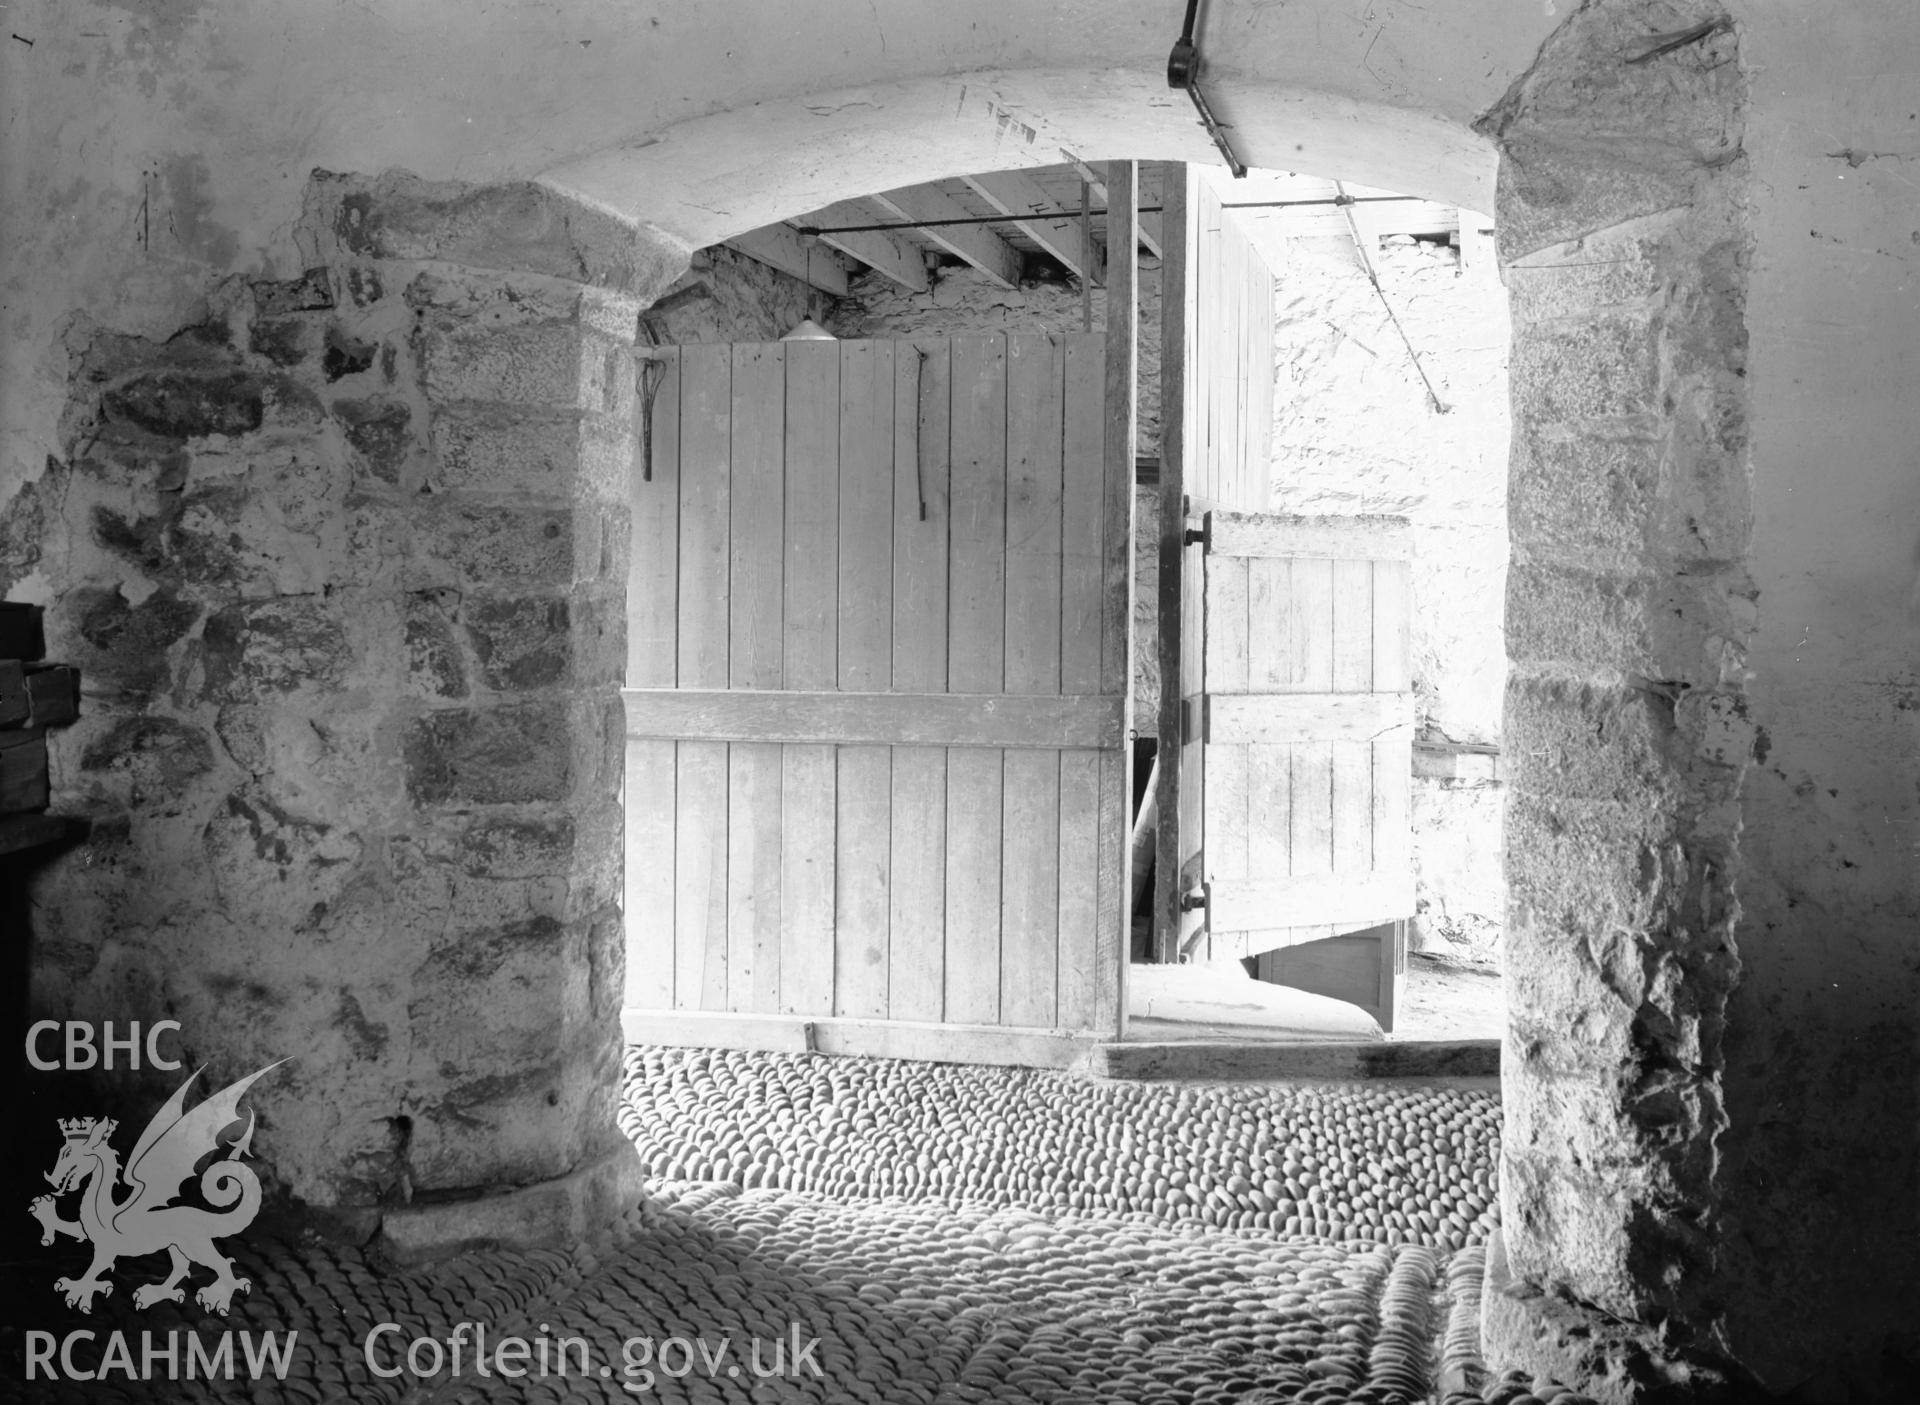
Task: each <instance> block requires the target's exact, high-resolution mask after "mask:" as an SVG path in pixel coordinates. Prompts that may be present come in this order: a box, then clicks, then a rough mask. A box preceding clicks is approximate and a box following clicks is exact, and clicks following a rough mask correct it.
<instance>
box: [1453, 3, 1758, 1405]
mask: <svg viewBox="0 0 1920 1405" xmlns="http://www.w3.org/2000/svg"><path fill="white" fill-rule="evenodd" d="M1695 24H1698V25H1701V26H1704V27H1703V28H1702V29H1701V30H1700V32H1698V33H1697V34H1695V35H1694V37H1693V39H1692V41H1691V42H1687V43H1684V44H1682V45H1680V46H1679V47H1676V48H1674V49H1672V50H1671V51H1669V52H1664V53H1656V54H1650V55H1649V56H1648V57H1646V58H1645V59H1644V60H1643V61H1639V62H1628V61H1627V60H1628V59H1629V58H1631V57H1633V56H1635V55H1637V54H1640V53H1642V52H1643V51H1646V50H1648V49H1649V47H1650V45H1651V44H1652V42H1653V41H1652V39H1651V38H1650V36H1657V35H1661V34H1673V33H1675V32H1676V31H1681V30H1686V29H1688V28H1690V27H1691V26H1693V25H1695ZM1745 96H1746V94H1745V85H1744V79H1743V76H1742V74H1741V71H1740V68H1739V65H1738V63H1737V62H1736V41H1735V37H1734V35H1733V34H1732V33H1731V32H1729V31H1728V29H1727V28H1726V27H1725V26H1724V15H1723V12H1721V11H1720V10H1719V9H1717V8H1716V7H1715V6H1714V5H1712V4H1706V3H1696V4H1684V5H1674V4H1668V3H1646V0H1595V3H1589V4H1587V5H1585V6H1583V7H1581V8H1580V10H1579V11H1578V12H1577V13H1576V14H1575V15H1573V16H1572V17H1571V18H1570V19H1569V20H1568V22H1567V23H1566V25H1565V26H1563V28H1562V29H1561V30H1560V31H1559V32H1558V33H1557V34H1556V35H1555V37H1554V38H1553V39H1552V40H1551V41H1549V43H1548V45H1547V46H1546V48H1545V49H1544V50H1543V52H1542V55H1541V58H1540V61H1539V62H1538V64H1537V65H1536V66H1535V68H1534V70H1533V71H1532V72H1531V73H1530V74H1529V75H1528V76H1527V77H1526V78H1524V79H1523V80H1522V81H1521V82H1520V83H1518V84H1516V85H1515V87H1514V89H1513V91H1512V92H1511V93H1510V94H1509V95H1508V97H1507V98H1506V99H1505V100H1504V101H1503V103H1502V104H1501V105H1500V106H1499V107H1498V108H1497V109H1496V110H1495V111H1494V112H1493V113H1491V114H1490V115H1489V117H1488V119H1487V120H1486V122H1485V124H1484V125H1485V128H1486V130H1487V131H1488V132H1489V133H1490V134H1491V135H1493V136H1494V137H1495V138H1496V139H1497V140H1498V141H1499V142H1500V144H1501V150H1502V158H1503V159H1502V166H1501V176H1500V197H1499V204H1498V209H1497V212H1496V213H1497V215H1498V218H1499V243H1500V250H1501V256H1502V259H1503V262H1504V263H1505V265H1506V273H1507V280H1508V284H1509V287H1510V289H1511V290H1512V299H1513V303H1512V311H1513V318H1514V324H1513V351H1512V383H1513V408H1514V442H1513V477H1512V482H1511V495H1512V496H1511V508H1510V512H1511V523H1512V552H1513V562H1512V567H1511V571H1510V574H1509V580H1508V594H1507V600H1508V610H1507V639H1508V653H1509V659H1510V664H1511V672H1510V675H1509V678H1508V684H1507V698H1506V731H1505V744H1506V747H1507V756H1508V760H1509V762H1510V769H1509V777H1510V782H1511V786H1512V793H1511V797H1510V800H1509V803H1508V807H1507V832H1506V851H1507V877H1508V882H1509V884H1510V886H1511V897H1510V903H1509V910H1508V929H1507V967H1506V970H1507V980H1508V1004H1509V1010H1510V1025H1509V1031H1508V1038H1507V1046H1506V1051H1505V1059H1504V1063H1503V1066H1502V1076H1503V1084H1504V1090H1505V1099H1504V1101H1505V1115H1506V1132H1505V1138H1504V1147H1505V1160H1504V1163H1503V1169H1502V1178H1501V1195H1502V1201H1503V1209H1504V1222H1505V1231H1504V1233H1505V1252H1506V1256H1507V1265H1508V1268H1509V1269H1510V1274H1511V1281H1510V1282H1508V1283H1507V1285H1506V1287H1507V1291H1505V1292H1497V1293H1490V1294H1489V1295H1488V1299H1487V1301H1488V1318H1487V1328H1488V1335H1489V1344H1490V1347H1491V1354H1492V1355H1493V1357H1494V1358H1495V1359H1498V1360H1501V1361H1503V1362H1519V1363H1527V1364H1531V1365H1533V1366H1534V1367H1535V1368H1536V1369H1543V1370H1549V1371H1552V1372H1554V1373H1555V1374H1557V1375H1558V1376H1559V1377H1560V1378H1561V1379H1563V1380H1568V1381H1570V1382H1573V1383H1576V1384H1579V1385H1581V1386H1583V1387H1584V1388H1586V1389H1587V1390H1589V1391H1590V1392H1592V1393H1594V1394H1596V1395H1597V1396H1599V1397H1600V1398H1602V1399H1605V1400H1619V1401H1624V1400H1628V1399H1649V1398H1660V1397H1661V1395H1662V1392H1669V1393H1674V1394H1675V1395H1676V1398H1677V1397H1678V1396H1679V1394H1681V1393H1684V1392H1703V1393H1705V1392H1708V1390H1709V1388H1710V1387H1711V1386H1713V1385H1714V1384H1715V1383H1716V1382H1723V1381H1728V1380H1731V1379H1733V1378H1735V1377H1737V1376H1738V1374H1739V1372H1738V1368H1737V1367H1735V1366H1733V1365H1732V1364H1731V1363H1730V1362H1729V1361H1728V1360H1727V1359H1726V1356H1725V1354H1724V1352H1723V1351H1722V1350H1721V1349H1720V1348H1721V1346H1722V1345H1723V1343H1722V1341H1721V1338H1720V1325H1719V1320H1718V1319H1719V1314H1720V1312H1721V1311H1722V1308H1721V1301H1722V1300H1721V1298H1720V1296H1719V1289H1718V1288H1717V1287H1716V1278H1717V1275H1718V1273H1719V1270H1720V1250H1719V1247H1718V1244H1719V1239H1720V1236H1721V1234H1722V1232H1723V1223H1722V1207H1721V1203H1720V1201H1721V1195H1722V1183H1721V1164H1720V1152H1719V1145H1718V1143H1719V1138H1720V1136H1721V1135H1722V1133H1723V1131H1724V1130H1725V1128H1726V1125H1727V1118H1726V1108H1725V1089H1724V1077H1725V1051H1724V1047H1723V1036H1724V1033H1725V1029H1726V1009H1727V1000H1728V994H1729V991H1730V990H1731V989H1732V987H1733V985H1734V983H1735V981H1736V980H1737V979H1738V977H1739V971H1740V960H1739V956H1738V954H1737V950H1736V942H1735V924H1736V920H1737V916H1738V911H1739V904H1738V900H1737V898H1736V895H1735V893H1734V889H1733V882H1732V877H1733V871H1734V866H1735V864H1736V862H1737V857H1738V843H1739V810H1738V798H1739V795H1740V790H1741V785H1742V781H1743V777H1744V776H1745V773H1746V771H1747V768H1748V767H1749V765H1750V764H1751V762H1752V760H1753V759H1754V756H1755V754H1756V750H1764V741H1763V740H1762V739H1761V738H1760V737H1759V736H1758V735H1757V734H1756V732H1755V729H1754V727H1753V725H1752V724H1751V722H1750V721H1749V720H1748V717H1747V702H1746V683H1747V674H1746V668H1745V664H1746V643H1747V639H1748V635H1749V631H1750V629H1751V627H1752V624H1753V620H1754V600H1753V595H1754V592H1753V589H1752V586H1751V583H1750V581H1749V578H1748V575H1747V571H1746V560H1745V558H1746V555H1747V550H1748V541H1749V533H1750V517H1749V506H1748V462H1747V414H1748V395H1747V387H1746V383H1745V379H1744V378H1745V374H1746V364H1745V356H1746V331H1745V322H1744V299H1745V290H1746V284H1747V275H1748V267H1749V262H1750V246H1749V238H1748V233H1747V223H1746V218H1745V209H1744V206H1743V199H1744V196H1745V190H1746V188H1745V179H1744V177H1745V170H1744V155H1743V152H1742V147H1741V140H1742V117H1743V111H1744V103H1745ZM1685 1398H1689V1399H1691V1398H1695V1396H1694V1395H1693V1394H1691V1393H1689V1394H1686V1395H1685Z"/></svg>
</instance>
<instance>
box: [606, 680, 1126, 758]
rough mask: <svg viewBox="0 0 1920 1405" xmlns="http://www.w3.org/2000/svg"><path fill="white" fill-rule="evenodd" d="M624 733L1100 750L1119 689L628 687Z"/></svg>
mask: <svg viewBox="0 0 1920 1405" xmlns="http://www.w3.org/2000/svg"><path fill="white" fill-rule="evenodd" d="M621 697H622V698H623V699H624V700H625V702H626V707H627V735H628V736H629V737H635V738H651V739H656V740H663V741H737V742H781V743H794V744H804V745H831V746H985V747H1015V748H1022V747H1032V748H1041V749H1047V750H1056V749H1059V748H1063V747H1064V748H1085V749H1090V750H1108V749H1111V748H1115V747H1118V746H1119V745H1120V740H1121V729H1122V723H1123V709H1124V705H1125V699H1124V698H1119V697H1106V696H1101V695H1074V696H1067V697H1036V696H1027V695H1020V694H1009V693H931V694H930V693H795V692H774V691H770V690H768V691H754V690H749V689H693V688H628V689H625V690H623V691H622V693H621Z"/></svg>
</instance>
